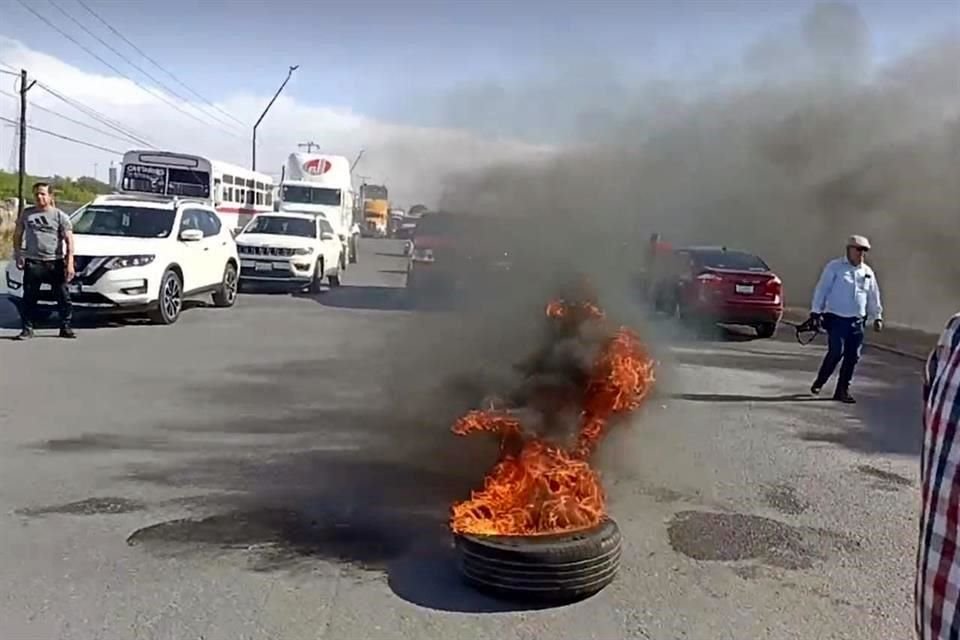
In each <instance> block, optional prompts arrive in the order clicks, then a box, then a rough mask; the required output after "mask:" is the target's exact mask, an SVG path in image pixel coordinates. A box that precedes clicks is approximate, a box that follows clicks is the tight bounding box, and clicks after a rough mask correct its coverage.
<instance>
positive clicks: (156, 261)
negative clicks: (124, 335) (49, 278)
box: [6, 195, 239, 324]
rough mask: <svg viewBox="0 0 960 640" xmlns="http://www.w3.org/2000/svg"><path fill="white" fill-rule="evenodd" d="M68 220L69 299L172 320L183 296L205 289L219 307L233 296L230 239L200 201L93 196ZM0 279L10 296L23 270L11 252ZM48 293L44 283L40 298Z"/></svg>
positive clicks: (47, 298)
mask: <svg viewBox="0 0 960 640" xmlns="http://www.w3.org/2000/svg"><path fill="white" fill-rule="evenodd" d="M71 220H72V222H73V237H74V244H75V251H74V253H75V258H74V260H75V265H76V270H77V277H76V278H75V279H74V280H73V282H71V283H70V284H69V288H70V294H71V299H72V300H73V303H74V306H76V307H80V308H90V309H93V310H102V311H122V312H125V313H141V312H146V313H147V314H148V315H149V316H150V318H151V320H153V321H154V322H156V323H158V324H173V323H174V322H176V321H177V319H178V318H179V317H180V312H181V311H182V310H183V301H184V299H186V298H188V297H194V296H199V295H201V294H211V293H212V294H213V302H214V304H215V305H216V306H218V307H231V306H233V304H234V303H235V302H236V299H237V283H238V278H237V276H238V269H239V259H238V257H237V247H236V244H235V243H234V241H233V237H232V235H231V233H230V230H229V229H228V228H227V227H225V226H224V225H223V224H222V223H221V221H220V218H219V217H218V216H217V212H216V210H215V209H213V208H212V207H210V206H209V205H207V204H204V203H203V202H202V201H192V200H182V199H170V198H151V197H149V196H132V195H110V196H100V197H98V198H97V199H96V200H94V201H93V202H91V203H89V204H87V205H84V206H83V207H81V208H80V209H78V210H77V211H76V213H74V214H73V216H71ZM6 280H7V290H8V293H9V294H10V296H11V297H12V298H13V299H14V302H15V304H16V303H18V302H19V299H20V298H22V296H23V274H22V272H21V271H20V270H19V269H17V267H16V264H15V263H14V261H12V260H11V261H10V264H9V266H8V267H7V273H6ZM54 301H55V298H54V296H53V292H52V291H51V290H50V287H49V286H46V285H44V286H43V287H42V288H41V290H40V303H41V305H44V306H46V305H50V304H52V303H54Z"/></svg>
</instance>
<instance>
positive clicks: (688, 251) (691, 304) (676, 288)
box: [652, 247, 783, 338]
mask: <svg viewBox="0 0 960 640" xmlns="http://www.w3.org/2000/svg"><path fill="white" fill-rule="evenodd" d="M655 270H656V275H655V278H656V280H655V285H654V288H653V292H652V294H653V303H654V306H655V307H656V309H657V310H658V311H662V312H666V313H669V314H677V315H679V316H680V317H681V318H682V319H684V320H687V321H692V322H695V323H697V324H700V325H709V324H736V325H747V326H751V327H753V328H754V329H756V331H757V335H758V336H759V337H761V338H769V337H771V336H773V335H774V333H776V330H777V324H778V323H779V322H780V320H781V318H783V282H782V281H781V280H780V278H779V277H777V274H776V273H774V272H773V271H772V270H771V269H770V267H769V266H768V265H767V263H766V262H764V261H763V260H762V259H761V258H760V257H759V256H756V255H754V254H752V253H747V252H744V251H731V250H728V249H727V248H726V247H687V248H681V249H675V250H673V251H672V252H670V253H669V254H668V255H665V256H663V257H662V258H660V259H659V260H658V264H657V265H656V267H655Z"/></svg>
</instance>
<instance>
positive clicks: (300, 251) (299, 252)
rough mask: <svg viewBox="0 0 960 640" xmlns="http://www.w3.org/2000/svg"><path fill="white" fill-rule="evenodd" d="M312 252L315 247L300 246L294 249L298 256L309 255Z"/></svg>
mask: <svg viewBox="0 0 960 640" xmlns="http://www.w3.org/2000/svg"><path fill="white" fill-rule="evenodd" d="M311 253H313V247H300V248H299V249H294V250H293V254H294V255H297V256H308V255H310V254H311Z"/></svg>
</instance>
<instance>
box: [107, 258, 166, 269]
mask: <svg viewBox="0 0 960 640" xmlns="http://www.w3.org/2000/svg"><path fill="white" fill-rule="evenodd" d="M154 257H155V256H151V255H143V256H117V257H116V258H110V259H109V260H107V263H106V264H105V265H104V267H105V268H107V269H125V268H127V267H142V266H145V265H148V264H150V263H151V262H153V259H154Z"/></svg>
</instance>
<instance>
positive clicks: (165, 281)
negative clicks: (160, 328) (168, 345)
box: [150, 270, 183, 324]
mask: <svg viewBox="0 0 960 640" xmlns="http://www.w3.org/2000/svg"><path fill="white" fill-rule="evenodd" d="M182 310H183V282H182V281H181V280H180V276H178V275H177V273H176V272H175V271H171V270H167V271H165V272H164V274H163V278H162V279H161V280H160V296H159V298H158V299H157V308H156V309H154V310H153V311H152V312H151V313H150V319H151V320H152V321H153V322H155V323H156V324H173V323H174V322H176V321H177V319H178V318H179V317H180V312H181V311H182Z"/></svg>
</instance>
